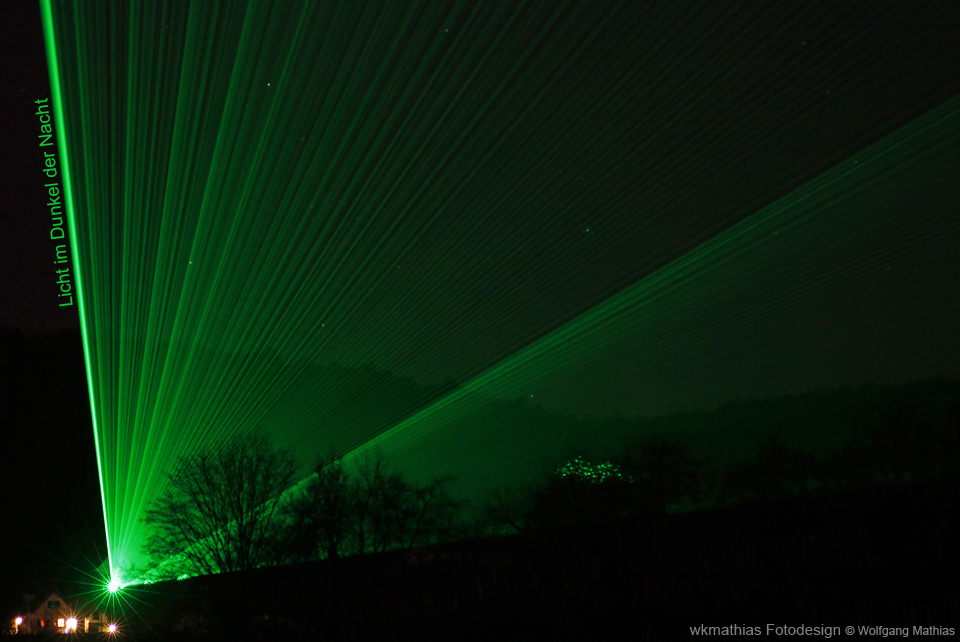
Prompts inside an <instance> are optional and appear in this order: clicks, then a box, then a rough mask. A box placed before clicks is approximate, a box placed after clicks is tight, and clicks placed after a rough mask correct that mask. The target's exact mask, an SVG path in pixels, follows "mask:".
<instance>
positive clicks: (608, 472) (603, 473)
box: [557, 457, 632, 484]
mask: <svg viewBox="0 0 960 642" xmlns="http://www.w3.org/2000/svg"><path fill="white" fill-rule="evenodd" d="M557 474H558V475H560V476H561V477H576V478H578V479H581V480H583V481H588V482H590V483H593V484H599V483H602V482H603V481H604V480H605V479H609V478H611V477H613V478H616V479H621V480H623V481H632V480H631V479H630V477H629V476H628V475H626V474H624V472H623V471H621V470H620V467H619V466H617V465H616V464H614V463H611V462H609V461H604V462H600V463H599V464H594V463H591V462H589V461H586V460H585V459H584V458H583V457H575V458H574V459H572V460H570V461H568V462H566V463H565V464H562V465H560V466H558V467H557Z"/></svg>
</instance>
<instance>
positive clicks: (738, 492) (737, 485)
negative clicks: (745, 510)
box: [723, 435, 819, 502]
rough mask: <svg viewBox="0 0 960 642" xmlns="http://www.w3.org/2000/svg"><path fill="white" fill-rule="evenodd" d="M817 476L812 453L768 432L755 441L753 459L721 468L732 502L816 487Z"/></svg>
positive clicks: (776, 496) (766, 498)
mask: <svg viewBox="0 0 960 642" xmlns="http://www.w3.org/2000/svg"><path fill="white" fill-rule="evenodd" d="M818 477H819V475H818V469H817V461H816V458H815V457H814V456H813V455H810V454H808V453H804V452H800V451H798V450H793V449H791V448H790V447H789V446H787V444H786V443H785V442H784V441H783V439H781V438H780V437H778V436H776V435H770V436H768V437H766V438H765V439H763V440H761V441H760V443H759V444H758V449H757V456H756V458H755V459H748V460H744V461H741V462H739V463H737V464H733V465H731V466H730V467H729V468H727V469H726V470H725V471H724V474H723V487H724V491H725V494H726V496H727V498H728V499H731V500H733V501H734V502H740V501H775V500H779V499H783V498H786V497H790V496H794V495H799V494H802V493H805V492H808V491H811V490H813V489H815V488H816V487H817V485H818V483H819V482H818Z"/></svg>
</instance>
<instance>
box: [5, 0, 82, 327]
mask: <svg viewBox="0 0 960 642" xmlns="http://www.w3.org/2000/svg"><path fill="white" fill-rule="evenodd" d="M0 29H2V33H3V37H2V42H0V52H2V58H0V60H2V69H3V83H2V84H0V96H2V99H0V105H2V109H3V141H4V150H3V155H2V156H0V163H2V177H0V192H2V194H3V209H2V212H3V213H2V217H3V221H2V223H3V228H2V233H0V314H2V316H0V324H2V325H4V326H6V327H8V328H17V327H19V328H21V329H22V330H23V331H24V332H26V333H36V332H51V331H57V330H60V329H62V328H68V327H78V325H79V322H78V320H77V312H76V308H63V307H60V306H59V301H58V300H57V286H56V276H57V275H56V274H55V273H53V261H54V258H53V257H54V254H53V251H54V248H53V245H52V243H51V240H50V226H49V222H48V220H47V217H46V212H45V203H46V200H45V198H44V196H45V194H44V193H43V183H44V181H43V174H42V172H41V170H42V168H43V165H42V162H43V154H42V151H41V150H40V148H39V147H38V146H37V143H38V140H37V134H39V131H38V127H39V122H38V121H37V117H36V115H35V112H36V107H37V105H36V104H35V103H34V101H35V100H38V99H42V98H49V96H50V89H49V87H50V81H49V77H48V75H47V67H46V54H45V53H44V49H43V32H42V30H41V28H40V10H39V3H36V2H16V3H10V5H9V6H7V7H5V8H4V20H3V25H2V26H0Z"/></svg>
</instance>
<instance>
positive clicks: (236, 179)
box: [0, 2, 960, 556]
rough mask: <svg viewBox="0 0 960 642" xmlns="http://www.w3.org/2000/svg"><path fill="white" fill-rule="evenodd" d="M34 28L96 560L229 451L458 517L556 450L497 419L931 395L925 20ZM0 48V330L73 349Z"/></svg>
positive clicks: (947, 162) (485, 14) (943, 280)
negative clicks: (108, 535) (895, 390)
mask: <svg viewBox="0 0 960 642" xmlns="http://www.w3.org/2000/svg"><path fill="white" fill-rule="evenodd" d="M104 6H106V5H104ZM57 7H60V8H61V9H62V10H61V11H59V12H58V13H57V14H56V15H55V17H56V19H57V20H58V30H59V31H58V34H60V35H61V37H62V43H61V45H62V46H63V47H65V50H66V51H70V52H78V53H76V55H73V54H69V55H68V54H61V63H60V64H61V70H60V73H61V82H62V84H63V91H64V102H65V112H64V116H65V118H66V122H67V124H68V126H69V128H70V130H69V140H68V143H69V145H70V154H71V157H70V158H71V163H73V165H74V170H75V189H76V198H77V199H78V200H77V202H78V203H80V204H81V205H79V206H78V216H79V220H78V229H77V231H78V233H79V235H80V236H79V239H78V240H79V244H78V246H79V248H80V251H81V256H80V258H79V261H80V263H79V266H80V267H81V268H82V270H83V274H84V275H85V282H84V287H85V288H86V293H87V296H88V297H90V302H89V306H88V313H89V321H88V332H89V336H88V339H89V342H90V347H91V350H92V353H93V357H92V365H91V372H92V373H93V377H94V379H95V387H96V394H97V395H98V397H97V401H98V404H99V406H100V407H99V410H98V413H99V414H98V419H97V420H98V425H99V426H100V429H101V431H102V433H101V434H102V437H101V441H102V443H101V446H102V453H103V455H104V459H105V466H106V473H105V474H106V478H107V484H108V485H109V488H108V492H107V495H108V502H111V504H110V506H109V507H108V515H109V517H108V522H110V523H111V527H113V526H115V527H116V528H115V530H116V531H117V532H118V533H120V534H122V536H121V535H119V534H118V535H117V536H116V537H117V538H118V539H117V548H123V549H124V550H126V548H125V547H127V546H128V545H129V546H130V547H131V548H130V551H129V552H128V553H127V554H128V555H130V556H133V555H135V553H133V552H132V551H133V548H135V543H136V542H137V540H138V537H139V534H138V533H137V527H136V516H137V515H138V514H139V511H140V510H142V506H143V503H144V502H146V501H148V500H149V498H150V497H151V496H152V494H154V493H156V492H157V491H158V489H159V488H160V484H161V483H162V477H163V472H164V470H165V468H164V466H166V465H168V464H169V462H172V461H174V460H175V459H176V457H177V456H178V455H180V454H183V453H185V452H190V451H191V450H192V449H194V448H197V447H200V446H203V445H208V444H211V443H216V442H218V441H220V440H222V439H225V438H228V437H229V436H231V435H233V434H237V433H239V432H243V431H246V430H249V429H252V428H254V427H266V428H268V429H269V431H270V432H271V433H272V434H273V435H274V436H275V437H276V439H277V441H278V442H279V443H280V444H281V445H283V446H285V447H290V446H294V445H296V446H297V447H298V449H299V452H300V454H301V455H302V457H303V458H304V461H305V462H306V461H308V460H309V459H310V458H311V457H312V456H314V455H315V454H320V453H322V452H325V451H326V450H327V449H328V448H334V449H336V450H338V451H340V452H356V453H362V452H364V450H365V449H369V448H371V447H372V446H373V445H378V446H380V447H383V448H384V449H385V450H386V451H387V452H391V453H393V454H395V455H396V457H397V458H398V459H399V460H401V461H405V462H408V463H409V465H411V466H414V467H416V468H417V469H418V470H421V471H422V472H423V474H434V473H437V472H444V471H443V470H442V469H443V466H444V465H446V466H448V467H456V469H457V471H458V472H459V473H460V474H462V475H463V476H464V477H465V478H468V480H467V482H465V483H470V484H472V487H473V488H479V487H481V486H483V485H484V484H485V483H487V482H489V481H490V480H492V479H496V478H504V475H503V469H506V468H510V469H514V470H517V469H520V468H522V467H523V466H522V465H521V464H523V465H524V466H534V465H535V463H536V462H537V461H538V460H539V458H542V456H543V454H544V452H546V451H548V450H550V449H553V450H556V451H557V452H559V451H561V450H563V449H565V448H567V447H568V446H569V442H570V441H571V440H575V439H577V438H578V430H579V429H578V427H577V426H578V424H575V423H570V421H568V422H567V423H565V424H564V429H563V431H562V434H558V435H547V434H546V432H547V431H549V430H550V428H549V425H550V422H549V421H544V422H543V425H544V426H546V427H545V428H543V429H542V430H541V429H540V428H538V429H536V430H531V431H530V432H529V433H527V432H523V431H522V430H521V429H518V428H517V425H518V424H517V422H518V421H519V420H518V419H517V416H519V415H517V413H516V412H514V410H512V408H513V409H515V407H514V406H511V405H510V404H515V403H521V404H525V408H526V409H527V411H530V412H534V410H532V409H535V412H542V413H544V416H547V415H550V416H553V415H556V416H557V417H559V416H565V417H569V416H573V415H575V416H580V417H593V418H610V417H614V416H618V415H622V416H627V417H636V416H644V417H650V416H656V415H666V414H669V413H674V412H687V411H693V410H695V409H703V410H708V409H711V408H714V407H715V406H717V405H718V404H721V403H722V402H724V401H727V400H730V399H736V398H740V399H747V398H757V397H760V398H772V397H778V396H782V395H786V394H801V393H807V392H811V391H816V390H823V389H829V388H836V387H839V386H860V385H863V384H866V383H869V382H882V383H897V382H905V381H911V380H916V379H922V378H929V377H938V376H950V377H955V376H956V375H957V374H958V366H957V364H958V363H960V330H958V329H960V279H958V276H957V275H958V274H960V258H958V253H957V252H956V247H957V243H958V242H960V223H958V219H957V216H956V213H957V207H958V204H960V188H958V185H960V181H958V180H957V178H958V177H960V156H958V155H957V154H955V153H953V151H954V150H955V148H956V143H957V142H958V141H960V125H958V123H960V104H958V102H957V98H958V96H960V73H958V72H960V50H958V48H957V47H956V43H957V42H960V10H958V8H957V6H956V4H955V3H949V2H940V3H938V2H930V3H881V4H877V3H862V2H861V3H837V2H823V3H817V2H811V3H803V4H802V9H801V8H799V7H798V6H797V5H792V4H787V3H784V4H771V3H716V2H709V3H690V5H689V6H682V3H680V4H678V3H673V2H667V3H662V4H657V3H643V4H642V5H633V4H631V3H626V4H624V3H614V2H591V3H577V2H574V3H566V4H564V5H562V7H559V6H558V8H556V9H554V8H553V7H552V6H551V9H550V10H547V9H546V8H545V7H546V5H540V6H539V7H537V6H533V7H530V6H527V7H520V5H519V4H517V3H489V4H488V5H485V6H482V7H481V6H474V5H473V4H471V3H446V2H442V3H441V2H424V3H397V4H395V5H391V8H389V9H387V8H384V7H379V8H378V6H377V4H376V3H370V4H369V5H363V4H362V3H357V7H356V8H355V9H346V8H344V9H338V10H330V11H321V10H319V9H317V10H313V9H310V10H305V11H303V12H301V11H300V9H299V7H300V5H293V4H286V5H283V4H281V5H277V6H276V8H275V9H272V10H271V9H270V8H269V7H268V5H266V4H262V5H256V4H255V5H251V8H250V10H249V12H247V13H245V12H244V11H243V5H239V4H237V5H232V6H231V7H230V8H228V9H226V10H224V11H223V12H222V14H217V15H213V14H211V13H209V12H206V11H204V10H199V9H197V7H194V9H195V11H194V12H193V13H191V12H189V11H187V10H186V7H187V5H185V4H183V3H174V10H173V11H172V12H171V13H170V14H169V15H168V14H162V13H160V12H156V13H154V12H153V10H151V9H143V10H142V11H143V14H142V15H138V16H130V15H128V14H127V13H125V12H119V13H117V12H114V13H112V14H110V13H108V12H103V11H99V12H98V11H95V10H92V9H89V8H88V9H84V10H79V11H77V12H76V13H77V14H79V16H80V17H83V18H85V19H86V22H83V24H86V25H87V26H88V27H87V28H88V31H86V32H84V34H83V35H82V36H81V37H79V38H77V37H76V35H71V36H69V37H67V36H63V35H62V34H69V33H70V31H69V29H68V27H69V26H70V25H72V24H73V22H72V21H73V20H76V19H78V17H77V16H75V15H74V14H73V11H72V10H69V5H66V4H57ZM7 14H8V17H7V18H6V19H5V24H4V26H3V29H4V37H3V38H2V39H0V40H2V45H0V46H2V47H3V56H4V61H3V62H4V64H3V69H4V80H5V82H4V83H2V89H0V91H2V92H3V94H2V95H3V100H2V105H3V110H4V131H5V134H6V135H5V137H4V143H5V144H4V154H3V172H2V174H3V178H2V180H3V193H4V196H5V201H6V203H5V207H4V209H3V216H4V228H3V233H2V235H0V243H2V251H0V262H2V263H0V265H2V268H0V269H2V270H3V278H2V279H0V283H2V285H0V288H2V289H0V306H2V307H0V312H2V318H0V324H2V325H3V326H4V327H6V328H8V329H13V328H20V330H22V331H23V332H24V333H27V334H35V333H54V332H58V331H60V330H63V329H72V330H75V329H76V328H78V327H79V320H78V316H77V310H76V308H62V307H59V306H58V303H59V302H60V301H59V300H58V298H57V296H56V294H57V286H56V275H55V274H54V273H53V269H52V266H53V262H54V257H55V252H54V245H55V244H54V243H53V242H52V241H51V239H50V236H49V232H50V222H49V214H48V212H47V211H46V206H45V203H46V200H45V193H44V188H43V184H44V179H43V175H42V173H41V169H42V168H41V160H42V155H41V151H40V149H39V148H38V147H37V128H38V122H37V120H36V118H37V117H36V116H35V113H34V112H35V110H36V105H35V103H34V101H35V100H36V99H38V98H45V97H49V96H51V93H50V88H49V81H48V77H47V70H46V66H45V61H46V57H45V54H44V52H43V36H42V32H41V29H40V15H39V11H38V10H37V8H36V6H34V5H32V4H30V3H17V4H15V5H13V6H12V7H11V8H10V9H8V10H7ZM188 17H189V20H188ZM98 21H101V22H98ZM93 24H100V25H101V26H110V27H111V29H113V31H111V29H106V28H103V29H99V30H97V29H95V28H94V27H91V26H90V25H93ZM130 25H134V26H133V27H131V26H130ZM316 33H326V34H329V37H328V38H319V39H317V38H314V37H313V35H314V34H316ZM110 34H113V35H112V36H111V35H110ZM116 34H120V35H119V36H118V35H116ZM203 34H216V38H215V39H214V37H213V36H212V35H210V36H209V37H207V36H204V35H203ZM111 38H113V39H111ZM214 40H215V44H210V45H209V46H208V45H202V46H201V44H198V43H204V42H208V41H209V42H211V43H213V42H214ZM204 47H207V48H204ZM131 61H132V62H131ZM130 70H134V71H135V73H134V72H131V71H130ZM78 78H82V79H83V80H82V82H81V81H79V80H78ZM81 113H82V114H83V116H81ZM71 260H74V261H75V260H76V257H72V259H71ZM69 336H70V337H72V338H73V340H76V342H77V343H76V346H79V333H73V334H70V335H69ZM64 350H66V351H67V352H69V350H68V349H67V348H64ZM81 385H82V382H81ZM84 394H85V390H83V389H82V388H81V390H80V392H79V393H71V395H73V398H80V397H82V396H83V395H84ZM7 399H8V401H9V402H11V403H12V402H14V401H15V400H13V399H12V397H11V396H8V397H7ZM511 413H513V414H511ZM515 415H517V416H515ZM18 416H19V415H18ZM86 421H87V422H89V417H88V418H87V419H86ZM571 421H572V420H571ZM82 424H83V421H82V420H81V421H79V422H78V423H77V424H76V425H82ZM583 425H586V424H583ZM590 426H595V424H590ZM580 429H582V426H581V428H580ZM591 430H594V433H595V432H596V430H595V428H591ZM594 433H591V434H589V435H587V434H583V435H579V438H581V439H582V441H583V442H584V443H590V444H600V443H601V442H603V435H597V434H594ZM616 436H617V438H619V437H620V436H621V434H620V433H617V434H616ZM714 437H715V436H714ZM611 439H613V436H611ZM608 445H609V444H608ZM551 452H552V451H551ZM91 464H92V462H91ZM91 470H92V469H91ZM78 474H81V473H78ZM87 477H89V475H87ZM507 477H508V476H507ZM85 479H86V477H85Z"/></svg>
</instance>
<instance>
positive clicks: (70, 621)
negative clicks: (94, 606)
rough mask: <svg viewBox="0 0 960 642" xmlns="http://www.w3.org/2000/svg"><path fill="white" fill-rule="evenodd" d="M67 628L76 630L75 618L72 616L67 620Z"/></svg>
mask: <svg viewBox="0 0 960 642" xmlns="http://www.w3.org/2000/svg"><path fill="white" fill-rule="evenodd" d="M67 630H73V631H76V630H77V618H75V617H72V618H70V619H68V620H67Z"/></svg>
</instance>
